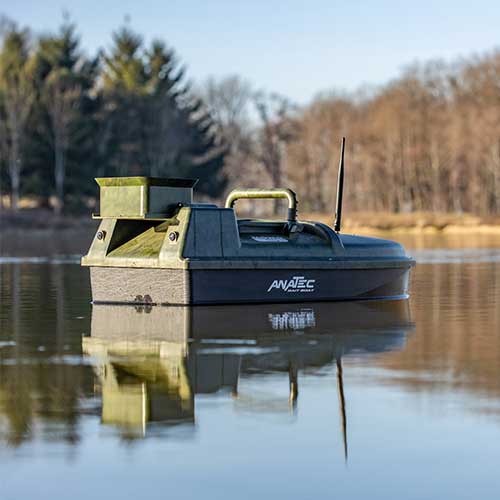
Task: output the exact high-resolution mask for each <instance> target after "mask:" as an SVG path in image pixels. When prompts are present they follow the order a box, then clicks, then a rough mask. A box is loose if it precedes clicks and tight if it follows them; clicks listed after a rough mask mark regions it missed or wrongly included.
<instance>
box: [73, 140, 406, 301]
mask: <svg viewBox="0 0 500 500" xmlns="http://www.w3.org/2000/svg"><path fill="white" fill-rule="evenodd" d="M96 180H97V183H98V184H99V186H100V213H99V214H98V215H94V217H95V218H97V219H100V220H101V223H100V226H99V229H98V231H97V233H96V235H95V237H94V239H93V241H92V243H91V246H90V249H89V252H88V254H87V255H86V256H84V257H83V258H82V265H83V266H88V267H90V277H91V285H92V298H93V301H94V302H96V303H136V304H137V303H139V304H157V305H162V304H163V305H165V304H229V303H264V302H305V301H327V300H357V299H401V298H406V297H407V296H408V282H409V275H410V270H411V268H412V267H413V266H414V264H415V262H414V260H412V259H411V258H410V257H408V256H407V255H406V253H405V250H404V248H403V247H402V246H401V245H400V244H398V243H396V242H393V241H389V240H384V239H379V238H368V237H362V236H354V235H348V234H343V233H341V232H340V217H341V198H342V181H343V148H342V153H341V165H340V169H339V188H338V194H337V198H338V201H337V217H336V222H335V225H334V228H335V229H332V228H330V227H329V226H327V225H326V224H322V223H320V222H307V221H301V220H298V219H297V200H296V196H295V193H294V192H293V191H291V190H290V189H245V190H235V191H232V192H231V193H230V194H229V196H228V198H227V201H226V204H225V207H218V206H216V205H211V204H198V203H193V187H194V185H195V183H196V181H194V180H190V179H160V178H151V177H116V178H98V179H96ZM266 198H272V199H275V198H285V199H286V200H287V202H288V211H287V216H286V218H283V220H257V219H238V218H237V217H236V213H235V204H236V203H237V201H238V200H241V199H252V200H256V199H266Z"/></svg>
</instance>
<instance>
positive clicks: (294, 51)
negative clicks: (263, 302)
mask: <svg viewBox="0 0 500 500" xmlns="http://www.w3.org/2000/svg"><path fill="white" fill-rule="evenodd" d="M64 9H66V10H67V11H69V13H70V14H71V16H72V18H73V20H74V21H75V22H76V23H77V25H78V28H79V32H80V34H81V36H82V42H83V45H84V47H85V49H86V50H87V51H88V52H90V53H92V52H94V51H95V50H97V48H98V47H101V46H103V47H106V46H109V43H110V34H111V31H112V30H114V29H116V28H117V27H118V26H120V25H121V24H123V21H124V18H125V16H126V15H128V16H130V24H131V27H132V28H134V29H135V30H137V31H139V32H140V33H142V34H144V36H145V38H146V40H150V39H151V38H154V37H159V38H162V39H164V40H166V41H167V42H168V43H169V44H170V45H172V46H173V47H174V48H175V49H176V50H177V52H178V55H179V56H180V58H181V59H182V61H183V62H184V63H186V64H187V66H188V74H189V76H190V78H192V79H194V80H196V81H202V80H204V79H205V78H207V77H208V76H209V75H214V76H218V77H220V76H224V75H229V74H239V75H241V76H243V77H244V78H246V79H248V80H249V81H250V82H252V83H253V84H254V85H255V86H257V87H259V88H262V89H265V90H269V91H277V92H280V93H282V94H284V95H287V96H289V97H290V98H292V99H293V100H295V101H297V102H299V103H305V102H307V101H309V100H310V99H311V98H312V97H313V96H314V95H315V94H316V93H317V92H318V91H324V90H331V89H339V90H354V89H357V88H358V87H361V86H364V85H378V84H381V83H384V82H386V81H388V80H390V79H392V78H394V77H396V76H397V75H398V73H399V71H400V70H401V68H403V67H404V66H406V65H408V64H410V63H412V62H414V61H417V60H419V61H425V60H428V59H434V58H444V59H447V60H453V59H455V58H458V57H460V56H468V55H471V54H475V53H483V52H485V51H489V50H492V49H493V48H495V47H499V46H500V2H498V1H496V2H495V1H492V0H489V1H486V0H475V1H468V2H462V1H458V0H457V1H449V0H443V1H434V2H430V1H424V0H421V1H418V2H415V1H413V2H408V1H403V0H401V1H399V2H398V1H383V0H380V1H371V2H369V1H361V0H345V1H337V0H330V1H328V0H309V1H297V0H289V1H278V0H276V1H273V0H268V1H263V0H247V1H237V0H233V1H230V0H206V1H201V0H184V1H176V0H163V1H160V0H155V1H147V0H143V1H137V0H136V1H124V0H122V1H119V0H100V1H99V0H85V1H80V2H78V1H69V0H43V1H41V0H38V1H28V0H17V1H12V0H0V15H1V14H4V15H7V16H8V17H10V18H12V19H14V20H16V21H18V22H19V23H20V24H21V25H28V26H30V27H32V28H33V29H34V31H35V32H44V31H47V30H51V29H54V28H56V27H57V26H58V25H59V24H60V22H61V19H62V12H63V10H64Z"/></svg>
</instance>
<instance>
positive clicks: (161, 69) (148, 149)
mask: <svg viewBox="0 0 500 500" xmlns="http://www.w3.org/2000/svg"><path fill="white" fill-rule="evenodd" d="M184 80H185V71H184V69H183V68H179V66H178V62H177V58H176V56H175V53H174V51H173V50H171V49H169V48H167V47H166V45H165V44H164V43H163V42H161V41H153V43H152V44H151V46H150V48H149V49H147V50H146V49H144V45H143V41H142V39H141V37H140V36H139V35H137V34H136V33H134V32H133V31H131V30H130V29H129V28H127V27H123V28H121V29H120V30H118V31H117V32H116V33H115V34H114V35H113V46H112V48H111V50H110V51H109V53H108V54H105V55H104V56H103V94H104V95H103V100H104V102H105V103H106V104H105V109H106V112H105V113H104V115H103V120H105V121H106V122H108V123H107V124H103V127H104V129H106V126H107V127H108V131H109V133H108V134H102V137H103V140H105V141H107V147H102V148H101V149H102V150H109V151H110V156H109V157H108V162H109V167H110V168H111V169H112V170H113V172H114V173H116V174H119V175H125V174H128V175H133V174H135V175H138V174H142V175H155V176H167V177H169V176H170V177H171V176H176V177H189V176H195V177H198V178H200V181H201V182H200V185H199V189H200V190H201V191H202V192H204V193H206V194H209V195H212V196H216V195H217V194H219V193H220V191H221V190H222V189H223V187H224V183H225V180H224V178H223V177H222V175H221V167H222V165H223V159H224V149H223V148H222V147H221V146H220V145H219V144H218V142H217V137H216V135H215V127H214V126H213V121H212V119H211V117H210V116H209V114H208V112H207V111H205V110H204V106H203V104H202V103H201V101H199V100H197V99H195V98H194V97H193V96H192V93H191V89H190V87H189V85H188V84H186V83H185V82H184Z"/></svg>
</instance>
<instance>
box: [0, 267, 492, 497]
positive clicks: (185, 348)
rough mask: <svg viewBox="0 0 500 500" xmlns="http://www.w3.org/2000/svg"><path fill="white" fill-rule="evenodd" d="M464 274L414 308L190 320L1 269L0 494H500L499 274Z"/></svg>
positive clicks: (339, 308) (236, 310) (47, 270)
mask: <svg viewBox="0 0 500 500" xmlns="http://www.w3.org/2000/svg"><path fill="white" fill-rule="evenodd" d="M441 261H442V260H438V261H437V262H441ZM460 262H463V263H456V262H455V261H452V263H435V264H421V265H419V266H417V268H416V270H415V273H414V277H413V283H412V297H411V300H410V303H409V304H407V303H405V302H400V303H392V304H391V303H368V302H365V303H347V304H304V305H298V306H297V305H292V306H290V305H289V306H287V305H281V306H269V305H268V306H251V307H239V306H236V307H231V308H227V307H226V308H198V310H196V311H193V310H189V309H186V308H176V309H169V308H162V309H161V310H160V309H155V308H153V309H145V308H139V309H134V308H123V307H122V308H120V307H117V308H105V307H100V308H99V307H94V308H92V306H91V305H90V303H89V300H90V291H89V288H88V276H87V271H86V270H85V269H81V268H80V267H79V266H77V265H73V264H56V263H38V264H33V263H19V262H17V263H14V262H11V263H4V264H3V265H0V279H1V282H0V293H1V302H0V467H1V471H2V478H1V479H0V498H1V499H2V500H4V499H5V500H7V499H13V498H30V497H35V496H36V498H67V497H68V494H69V492H71V497H72V498H74V499H77V498H78V499H79V498H82V499H83V498H85V499H87V498H89V497H92V498H104V497H106V498H114V497H125V498H135V497H138V496H139V495H142V496H144V495H145V496H147V497H148V498H165V497H166V496H168V497H172V498H256V497H261V498H271V497H273V498H276V497H277V498H301V499H302V498H323V497H336V498H368V497H369V498H385V499H387V498H398V499H399V498H419V499H420V498H471V496H474V497H478V498H496V497H497V492H498V487H499V486H500V484H499V483H500V479H499V478H498V474H497V472H496V469H497V464H498V461H499V459H500V445H498V443H499V442H500V439H499V438H500V338H499V333H498V332H499V331H500V328H499V326H500V324H499V323H500V310H499V309H498V307H497V305H498V300H499V297H500V263H499V262H498V261H496V259H495V258H493V259H490V260H488V259H487V258H485V259H484V261H483V262H479V263H476V262H470V261H468V260H461V261H460Z"/></svg>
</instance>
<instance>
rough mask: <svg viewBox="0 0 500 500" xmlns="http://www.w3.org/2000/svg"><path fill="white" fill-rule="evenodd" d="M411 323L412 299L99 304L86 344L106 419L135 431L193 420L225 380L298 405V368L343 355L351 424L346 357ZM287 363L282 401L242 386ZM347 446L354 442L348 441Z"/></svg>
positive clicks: (253, 401)
mask: <svg viewBox="0 0 500 500" xmlns="http://www.w3.org/2000/svg"><path fill="white" fill-rule="evenodd" d="M411 330H413V324H412V323H411V320H410V312H409V307H408V301H406V300H403V301H387V302H369V301H368V302H367V301H363V302H340V303H308V304H305V305H301V304H267V305H251V306H197V307H196V306H195V307H188V306H178V307H147V306H138V307H132V306H124V305H117V306H111V305H94V306H93V310H92V325H91V336H90V337H84V338H83V351H84V353H86V354H88V355H90V356H92V358H93V359H94V360H95V371H96V373H97V375H98V379H99V382H100V391H101V392H102V421H103V423H106V424H112V425H115V426H119V427H120V428H121V429H122V430H123V431H124V432H125V433H126V434H127V436H130V437H140V436H144V435H147V433H148V429H149V427H150V424H153V423H156V424H161V425H172V424H177V423H186V422H187V423H194V419H195V395H197V394H213V393H217V392H219V391H221V390H224V389H226V390H227V392H228V393H229V394H231V396H232V397H233V398H234V400H235V404H238V405H246V407H247V409H252V410H255V411H269V410H270V409H271V410H273V411H274V410H277V409H280V408H281V409H282V408H283V407H286V408H287V410H289V409H291V410H292V411H293V409H294V408H295V405H296V404H297V398H298V393H299V390H298V385H299V374H300V371H301V370H303V369H305V368H308V367H323V366H326V365H329V364H335V363H336V365H337V370H336V373H337V380H338V393H339V404H340V413H341V419H342V422H341V425H342V428H343V432H344V442H345V431H346V420H345V399H344V393H343V380H342V365H341V359H342V357H343V356H346V355H352V354H356V355H362V354H363V353H380V352H385V351H390V350H399V349H401V348H402V347H403V346H404V344H405V340H406V335H407V333H408V332H410V331H411ZM273 372H285V373H286V372H287V373H288V377H289V394H288V395H286V394H285V395H283V398H282V400H281V401H278V400H276V398H271V399H270V398H267V399H266V400H265V401H259V398H256V397H251V396H250V397H249V396H246V397H245V396H244V395H241V394H239V393H238V381H239V379H240V376H241V375H244V376H251V375H252V374H256V373H273ZM345 450H346V452H347V448H345Z"/></svg>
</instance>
